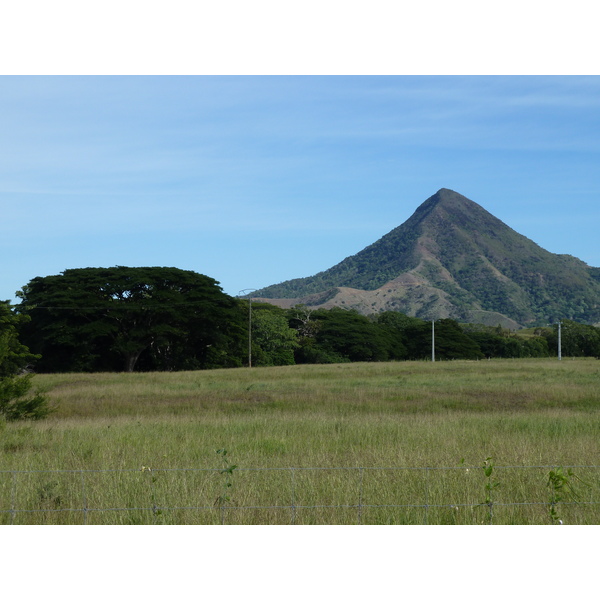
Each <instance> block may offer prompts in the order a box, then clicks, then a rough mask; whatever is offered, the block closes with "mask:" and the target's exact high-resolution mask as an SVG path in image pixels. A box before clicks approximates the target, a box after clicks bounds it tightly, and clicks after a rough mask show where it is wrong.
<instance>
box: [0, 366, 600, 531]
mask: <svg viewBox="0 0 600 600" xmlns="http://www.w3.org/2000/svg"><path fill="white" fill-rule="evenodd" d="M37 384H38V385H40V386H41V387H42V388H43V389H44V390H45V391H46V393H47V394H48V395H49V396H50V397H51V398H53V399H54V400H55V401H56V402H57V403H58V405H57V410H56V412H55V413H53V414H52V415H51V417H50V418H48V419H47V420H46V421H43V422H35V423H4V424H0V428H1V431H0V471H4V473H0V479H1V480H2V482H3V483H0V510H8V509H7V508H6V507H7V506H8V507H10V505H11V502H12V503H13V504H14V502H15V501H16V499H15V498H14V494H15V493H14V489H15V481H14V477H15V476H14V474H13V473H14V472H15V471H34V470H38V471H39V470H42V471H48V470H59V469H62V470H72V471H77V470H87V471H98V473H96V474H95V475H94V474H91V473H88V474H86V475H85V481H84V488H85V489H89V498H88V499H87V500H88V502H94V503H95V504H94V506H96V507H98V508H102V507H104V508H106V507H110V506H112V507H115V508H116V507H119V506H121V507H126V506H129V507H136V506H143V507H146V509H148V508H149V507H150V506H151V505H152V502H151V496H152V493H154V495H155V496H156V498H157V499H158V498H159V497H160V498H161V502H162V503H163V505H165V502H166V501H167V500H165V499H166V498H168V499H169V501H172V502H175V505H178V506H182V504H181V502H184V501H185V502H192V500H193V502H194V504H193V505H194V506H199V505H203V504H202V503H204V502H210V503H211V506H212V503H213V502H214V500H215V498H217V497H218V495H219V492H218V489H219V485H220V484H219V481H220V478H219V473H218V469H219V467H220V466H221V463H220V460H219V457H218V456H217V455H216V453H215V451H216V450H217V449H219V448H226V449H227V450H228V457H230V458H231V461H232V462H234V463H235V464H237V465H238V467H239V470H238V471H236V472H234V473H233V476H232V484H233V485H232V491H231V497H232V499H234V500H235V501H236V502H237V503H238V504H239V505H240V506H241V505H247V504H245V503H247V502H250V503H252V502H254V501H256V502H260V504H257V506H277V505H282V506H283V505H284V506H289V505H290V498H291V497H292V495H291V493H292V487H291V486H292V481H291V472H290V471H289V468H291V467H322V468H334V467H335V468H350V470H347V471H343V470H341V471H339V470H338V471H335V470H329V471H310V470H307V471H304V472H302V471H298V472H296V475H295V476H296V477H297V479H296V480H295V481H294V482H293V484H294V486H295V487H294V488H293V489H294V491H295V493H296V494H297V495H298V498H297V502H296V505H297V506H300V505H303V504H304V505H306V503H308V504H310V503H311V502H313V504H314V502H318V503H320V504H323V503H325V504H328V505H330V504H338V503H340V504H348V502H350V501H349V500H348V498H355V499H356V498H357V496H356V494H357V493H358V490H360V489H362V491H363V496H364V498H363V501H362V505H364V508H363V509H362V511H363V512H362V514H361V519H362V521H361V522H382V523H386V522H415V521H416V522H425V521H427V519H429V520H428V521H427V522H480V521H481V520H482V519H481V518H480V517H481V510H480V509H474V510H472V511H471V513H469V516H468V517H467V516H466V511H464V510H463V511H461V510H460V509H459V510H458V511H456V510H455V512H454V513H452V512H450V513H448V510H449V509H448V508H447V506H446V507H445V508H443V509H429V510H428V513H427V514H425V513H424V512H423V509H422V508H415V509H413V510H412V511H405V512H404V513H402V514H400V513H398V511H397V510H395V512H394V510H392V509H390V511H387V512H386V509H384V508H367V505H371V506H372V505H375V504H377V505H386V504H398V503H399V499H401V498H404V500H406V501H403V502H401V503H403V504H410V503H411V502H408V499H409V498H410V497H413V498H414V499H415V500H414V502H412V503H413V504H423V503H424V501H423V498H424V490H425V487H424V485H425V482H424V480H423V471H418V470H415V471H414V472H410V471H406V470H404V471H389V472H387V471H383V470H371V471H362V477H363V480H362V484H361V485H358V480H357V477H358V476H359V475H358V473H359V471H358V470H357V469H355V468H358V467H362V468H365V469H369V468H370V469H375V468H384V467H394V468H408V467H412V468H416V469H421V468H425V467H431V468H442V467H444V468H450V467H457V466H458V465H459V464H461V460H462V459H464V463H463V464H464V465H467V466H470V467H471V470H470V471H469V473H471V474H473V473H474V472H475V473H478V475H477V478H474V477H471V478H470V479H465V477H463V476H462V475H463V474H464V470H461V469H458V470H454V469H449V470H448V471H447V473H446V474H443V472H442V471H431V472H429V474H428V477H430V481H429V482H428V487H427V494H428V495H429V496H430V501H429V503H430V504H435V502H431V498H437V503H438V504H440V503H441V504H444V505H448V506H450V505H458V504H461V502H459V500H460V499H461V498H463V500H465V501H464V502H462V503H463V504H468V503H469V502H467V501H466V498H467V497H469V498H471V502H472V501H473V500H472V498H473V497H474V496H477V495H478V494H479V496H480V497H481V501H483V496H484V491H483V485H484V480H483V477H482V475H481V473H480V472H479V471H478V470H477V468H478V467H477V466H478V465H480V464H481V463H482V462H483V460H484V459H485V458H486V457H488V456H493V457H494V462H495V464H497V465H524V466H525V465H597V464H600V462H599V461H600V456H599V450H600V447H599V446H600V438H599V436H598V433H599V431H600V410H599V409H600V362H599V361H597V360H576V361H571V360H563V361H562V362H558V361H550V360H496V361H479V362H468V361H452V362H436V363H426V362H423V363H416V362H405V363H372V364H366V363H361V364H356V363H354V364H343V365H324V366H319V365H311V366H309V365H297V366H291V367H273V368H254V369H236V370H218V371H199V372H185V373H119V374H112V373H106V374H55V375H43V376H42V375H39V376H37ZM143 466H146V467H150V468H151V469H152V471H142V470H141V469H142V467H143ZM275 467H280V468H282V469H284V468H285V469H288V470H285V469H284V471H282V472H281V473H279V474H277V473H278V472H276V471H264V472H258V471H251V470H247V469H250V468H275ZM180 468H195V469H211V470H213V469H214V471H210V472H207V473H206V474H205V480H203V481H204V483H201V482H200V480H201V479H202V475H201V474H199V473H196V474H195V475H192V474H191V473H190V474H189V476H188V477H183V476H182V475H181V473H179V475H176V474H175V473H176V472H171V474H170V475H169V474H168V473H169V472H168V471H159V470H160V469H180ZM466 468H467V467H465V469H466ZM473 468H475V469H476V470H475V471H473ZM111 469H114V470H130V473H129V474H127V473H124V472H118V471H115V472H113V473H112V474H109V473H107V471H108V470H111ZM100 471H102V473H100ZM523 472H528V473H531V470H529V471H523ZM149 473H153V475H149ZM282 473H283V474H282ZM459 473H460V477H459V475H458V474H459ZM511 473H512V472H511ZM409 474H410V476H409ZM78 477H79V478H80V477H81V475H80V474H74V473H71V474H68V475H67V474H65V475H64V477H63V476H59V475H58V474H56V475H51V474H48V473H45V474H40V475H34V474H31V473H30V474H24V473H23V474H19V475H18V476H17V479H18V481H17V482H16V483H17V486H16V489H17V490H18V493H19V499H18V500H19V503H21V504H20V505H21V506H30V507H37V508H36V510H41V509H45V510H47V511H50V509H52V508H53V507H54V508H56V507H57V506H59V507H61V506H62V507H65V506H67V505H69V503H76V506H77V507H80V506H81V494H82V491H81V488H82V483H81V481H79V479H78ZM523 477H525V476H523ZM527 477H529V480H528V482H526V481H525V480H523V481H518V480H514V481H513V482H512V483H509V482H508V480H507V481H505V482H504V485H502V486H500V487H499V488H498V490H499V491H498V493H499V494H500V496H499V498H501V499H502V500H503V501H504V502H506V501H508V499H509V498H510V496H511V495H512V497H513V499H514V498H525V497H526V494H525V488H529V487H531V486H533V488H532V489H535V490H536V491H535V492H533V491H532V492H531V494H533V496H532V497H535V498H545V497H546V495H547V493H546V492H547V490H546V482H545V480H544V474H543V473H538V474H537V475H535V477H534V476H533V475H528V476H527ZM590 477H591V478H592V480H593V481H594V480H595V478H596V476H595V475H594V476H592V474H591V473H588V478H590ZM28 478H29V479H28ZM151 478H155V479H156V481H155V482H154V483H153V484H152V485H153V486H154V487H155V488H156V489H154V490H152V489H151V487H152V486H151V485H150V482H151ZM178 478H180V479H178ZM194 478H195V479H194ZM395 478H396V479H395ZM398 478H399V479H398ZM431 479H433V480H431ZM67 480H69V481H71V480H72V483H68V482H67ZM471 481H474V482H475V483H470V482H471ZM511 481H512V480H511ZM593 481H592V487H591V488H589V490H588V488H586V494H588V496H589V494H592V496H593V494H595V491H594V490H595V489H596V488H594V487H593V486H594V485H596V487H597V482H596V484H594V483H593ZM436 482H437V483H436ZM530 484H531V485H530ZM473 486H474V489H471V487H473ZM478 486H479V487H478ZM201 489H202V490H205V492H200V491H199V490H201ZM69 490H70V491H69ZM177 490H179V491H177ZM186 490H187V491H186ZM311 490H312V491H311ZM436 490H437V491H436ZM186 494H191V496H186ZM194 494H195V495H194ZM202 494H205V495H204V496H203V495H202ZM302 494H304V496H302ZM588 496H586V498H587V497H588ZM444 497H445V500H444ZM593 497H596V499H597V496H593ZM94 498H95V499H94ZM303 498H304V500H305V501H306V502H304V500H303ZM311 499H312V500H311ZM324 499H325V500H327V499H329V500H328V501H327V502H324ZM338 501H339V502H338ZM342 501H343V502H342ZM499 501H500V500H499ZM542 501H543V500H542ZM198 502H200V504H198ZM77 503H78V504H77ZM102 503H104V504H103V505H102ZM138 503H139V504H138ZM281 503H283V504H281ZM350 504H352V505H353V506H354V504H355V502H353V501H352V502H350ZM311 505H312V504H311ZM362 505H361V506H362ZM90 506H91V505H90ZM32 510H33V509H32ZM319 510H320V512H319ZM319 510H317V509H311V510H308V509H307V510H304V509H301V508H298V510H297V511H296V513H295V515H291V513H290V509H287V508H286V509H281V510H276V509H271V510H269V511H265V510H263V511H262V512H261V511H259V510H257V514H256V515H252V516H250V515H249V513H248V511H247V510H246V511H242V510H237V511H236V509H235V508H230V509H229V512H228V521H227V522H290V521H291V520H292V517H293V522H297V523H302V522H346V521H347V522H356V521H357V518H358V512H357V510H356V509H355V508H352V509H347V510H344V509H337V511H333V512H335V513H336V515H337V516H335V515H333V514H332V510H331V509H325V508H324V509H319ZM436 510H437V511H438V513H436ZM469 510H470V509H469ZM515 510H516V509H514V510H513V509H511V511H512V512H511V511H508V508H506V509H504V513H505V514H502V511H500V512H498V513H497V515H496V519H497V521H496V522H501V521H502V520H503V521H504V522H519V519H520V520H521V522H545V521H544V519H546V515H545V514H544V511H543V510H542V512H541V513H540V510H539V508H538V509H535V510H534V509H531V510H529V512H527V510H526V509H525V507H522V508H521V510H520V511H517V512H516V513H515ZM569 510H570V509H569ZM590 510H592V512H589V511H588V513H586V514H587V515H588V516H586V517H585V519H588V521H585V522H590V521H589V519H591V522H600V515H599V511H598V510H597V509H590ZM594 510H595V511H596V512H593V511H594ZM440 511H441V512H440ZM507 511H508V512H510V514H508V512H507ZM532 511H533V512H532ZM217 512H218V511H216V509H215V511H204V512H201V513H199V512H198V511H196V512H194V511H187V512H186V511H185V510H182V511H180V512H178V513H177V512H176V511H166V512H165V511H163V512H162V513H161V515H156V514H155V513H154V512H153V511H151V510H145V511H140V513H139V514H138V513H135V515H137V516H135V518H134V517H133V516H132V515H134V512H132V511H121V512H118V511H115V512H114V514H113V515H112V517H111V518H113V519H116V521H113V522H219V515H218V514H217ZM457 512H458V514H456V513H457ZM467 512H468V511H467ZM321 513H322V514H321ZM342 513H344V514H345V515H346V516H345V517H342V516H341V515H342ZM417 513H418V514H417ZM513 513H514V514H513ZM3 514H4V517H3V519H4V521H3V522H7V519H9V514H8V513H3ZM26 514H28V513H21V514H20V515H19V518H20V519H21V520H23V519H25V515H26ZM42 514H45V513H40V512H37V513H31V514H30V518H31V519H33V520H34V521H35V519H38V521H40V520H41V521H42V522H48V521H44V520H43V518H42V517H41V516H40V515H42ZM65 514H66V513H64V514H63V513H58V512H48V513H47V515H46V517H45V518H46V519H50V521H49V522H52V519H59V520H60V518H65ZM60 515H62V516H60ZM117 515H118V516H117ZM192 515H193V516H192ZM201 515H203V516H201ZM578 515H579V516H577V517H573V519H576V520H578V521H577V522H582V521H581V519H584V517H583V516H582V515H583V513H578ZM88 516H89V519H90V520H89V521H88V522H106V521H105V520H104V521H103V519H106V518H107V514H106V513H93V512H91V513H90V514H89V515H88ZM158 517H160V518H158ZM459 517H460V518H459ZM10 518H13V519H14V515H12V517H10ZM73 518H74V519H75V521H76V520H77V519H79V520H81V514H78V515H76V516H75V517H73ZM94 519H95V521H94ZM119 519H121V521H119ZM215 519H216V520H215ZM243 519H246V521H242V520H243ZM461 519H462V521H461ZM478 519H479V520H478Z"/></svg>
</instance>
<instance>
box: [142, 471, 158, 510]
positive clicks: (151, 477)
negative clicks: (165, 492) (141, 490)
mask: <svg viewBox="0 0 600 600" xmlns="http://www.w3.org/2000/svg"><path fill="white" fill-rule="evenodd" d="M140 471H141V472H142V473H148V477H149V479H150V495H151V497H152V514H153V515H154V516H155V517H158V516H160V515H162V510H160V508H158V506H157V505H156V494H155V492H154V484H155V483H156V481H157V480H156V475H154V473H153V472H152V469H151V468H150V467H146V466H143V465H142V468H141V469H140Z"/></svg>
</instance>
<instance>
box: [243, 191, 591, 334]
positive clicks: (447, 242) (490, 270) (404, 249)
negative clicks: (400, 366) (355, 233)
mask: <svg viewBox="0 0 600 600" xmlns="http://www.w3.org/2000/svg"><path fill="white" fill-rule="evenodd" d="M254 296H255V297H261V298H264V299H265V300H267V301H269V302H272V303H274V304H279V305H281V306H291V305H293V304H300V303H302V304H307V305H311V306H320V307H326V308H327V307H332V306H344V307H347V308H354V309H356V310H358V311H359V312H361V313H363V314H370V313H377V312H381V311H384V310H396V311H399V312H403V313H405V314H408V315H410V316H417V317H421V318H446V317H449V318H454V319H458V320H461V321H469V322H479V323H486V324H493V325H496V324H501V325H503V326H513V327H516V326H518V325H531V324H538V323H539V324H546V323H549V322H556V321H557V320H559V319H561V318H568V319H573V320H576V321H580V322H587V323H597V322H599V321H600V269H598V268H594V267H590V266H588V265H586V264H585V263H584V262H583V261H581V260H579V259H577V258H575V257H573V256H569V255H558V254H552V253H551V252H548V251H547V250H544V249H543V248H541V247H540V246H538V245H537V244H536V243H535V242H533V241H531V240H530V239H528V238H526V237H525V236H523V235H521V234H519V233H517V232H516V231H514V230H513V229H511V228H510V227H509V226H508V225H506V224H504V223H503V222H502V221H501V220H500V219H497V218H496V217H494V216H493V215H492V214H490V213H489V212H488V211H486V210H485V209H484V208H482V207H481V206H480V205H479V204H477V203H475V202H473V201H472V200H469V199H468V198H465V197H464V196H462V195H460V194H458V193H456V192H454V191H452V190H448V189H441V190H439V191H438V192H437V193H436V194H434V195H433V196H431V197H430V198H429V199H427V200H426V201H425V202H423V204H421V206H419V208H417V210H416V211H415V213H414V214H413V215H412V216H411V217H410V218H409V219H408V220H407V221H406V222H405V223H403V224H402V225H400V226H399V227H396V228H395V229H393V230H392V231H390V232H389V233H388V234H386V235H385V236H383V237H382V238H381V239H380V240H378V241H377V242H375V243H374V244H371V245H370V246H368V247H367V248H365V249H364V250H362V251H360V252H358V253H357V254H355V255H354V256H350V257H348V258H346V259H344V260H343V261H342V262H340V263H339V264H337V265H335V266H333V267H332V268H330V269H328V270H326V271H323V272H321V273H318V274H316V275H314V276H313V277H305V278H302V279H292V280H290V281H286V282H284V283H280V284H277V285H272V286H269V287H267V288H264V289H262V290H259V291H258V292H256V294H254Z"/></svg>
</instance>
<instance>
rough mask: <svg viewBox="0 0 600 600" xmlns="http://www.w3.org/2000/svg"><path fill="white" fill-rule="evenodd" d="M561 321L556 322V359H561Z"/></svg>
mask: <svg viewBox="0 0 600 600" xmlns="http://www.w3.org/2000/svg"><path fill="white" fill-rule="evenodd" d="M561 326H562V323H561V322H560V321H559V322H558V360H562V335H561Z"/></svg>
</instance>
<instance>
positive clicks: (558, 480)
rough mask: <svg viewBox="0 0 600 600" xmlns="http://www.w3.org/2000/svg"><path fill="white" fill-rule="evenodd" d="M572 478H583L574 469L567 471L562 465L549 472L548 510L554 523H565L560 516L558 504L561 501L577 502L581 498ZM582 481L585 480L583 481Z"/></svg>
mask: <svg viewBox="0 0 600 600" xmlns="http://www.w3.org/2000/svg"><path fill="white" fill-rule="evenodd" d="M572 479H577V480H578V481H581V479H579V477H577V476H576V475H575V474H574V473H573V471H571V469H568V470H567V472H566V473H565V472H564V471H563V469H562V467H558V468H557V469H556V470H552V471H550V473H548V482H547V483H546V485H547V487H549V488H550V497H549V502H548V506H549V507H548V510H549V514H550V519H551V520H552V522H553V523H554V524H557V525H562V524H563V520H562V519H561V518H560V515H559V512H558V505H559V503H560V502H563V501H565V500H571V501H572V502H577V501H578V500H579V495H578V494H577V492H576V491H575V490H574V488H573V484H572V482H571V480H572ZM581 483H584V482H583V481H581Z"/></svg>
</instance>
